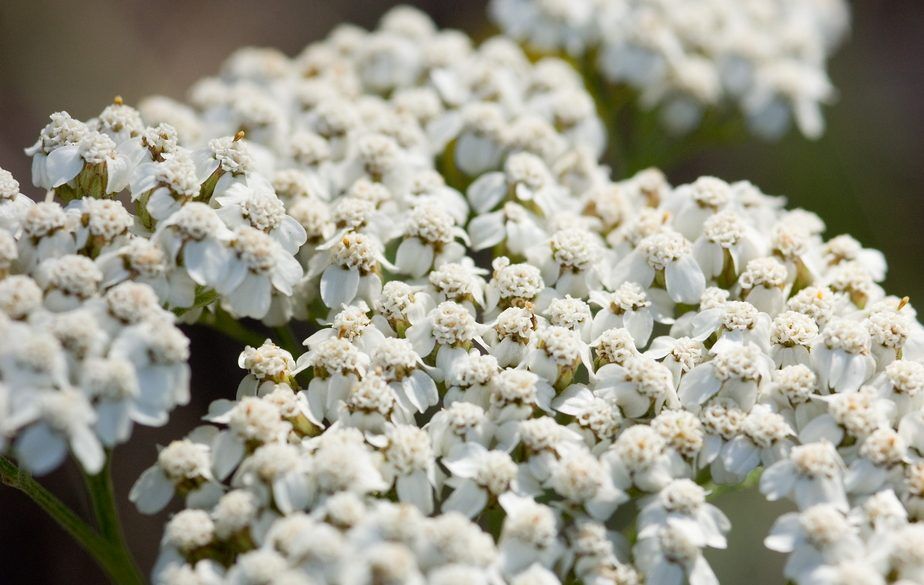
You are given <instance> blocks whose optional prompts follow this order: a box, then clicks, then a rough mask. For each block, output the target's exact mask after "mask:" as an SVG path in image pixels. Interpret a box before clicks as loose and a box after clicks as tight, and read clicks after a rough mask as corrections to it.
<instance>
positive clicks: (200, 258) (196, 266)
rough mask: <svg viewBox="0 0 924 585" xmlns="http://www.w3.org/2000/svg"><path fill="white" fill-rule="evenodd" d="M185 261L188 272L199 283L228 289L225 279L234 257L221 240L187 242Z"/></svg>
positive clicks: (219, 288)
mask: <svg viewBox="0 0 924 585" xmlns="http://www.w3.org/2000/svg"><path fill="white" fill-rule="evenodd" d="M183 262H184V264H185V266H186V272H188V273H189V276H190V278H192V279H193V280H194V281H196V283H197V284H201V285H203V286H212V287H215V288H216V289H218V290H219V291H221V290H228V289H227V288H225V283H224V280H225V276H226V274H227V272H228V266H229V265H230V264H231V263H232V258H231V253H230V252H229V251H228V249H227V248H225V246H224V245H223V244H222V243H221V242H219V241H217V240H213V239H211V238H206V239H204V240H202V241H198V242H196V241H191V242H187V243H186V245H185V246H184V248H183ZM234 263H235V264H238V263H237V262H234Z"/></svg>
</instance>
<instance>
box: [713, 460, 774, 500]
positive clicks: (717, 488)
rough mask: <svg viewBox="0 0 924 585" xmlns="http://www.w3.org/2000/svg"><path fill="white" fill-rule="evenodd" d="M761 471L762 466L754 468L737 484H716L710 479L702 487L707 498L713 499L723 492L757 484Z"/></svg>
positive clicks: (738, 490) (735, 490) (736, 490)
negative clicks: (707, 494)
mask: <svg viewBox="0 0 924 585" xmlns="http://www.w3.org/2000/svg"><path fill="white" fill-rule="evenodd" d="M762 472H763V469H762V468H757V469H755V470H754V471H752V472H751V473H749V474H748V476H747V477H746V478H744V481H742V482H741V483H739V484H732V485H724V484H717V483H715V482H713V481H711V480H710V481H709V482H707V483H706V484H705V485H703V487H704V488H705V489H706V491H707V492H708V493H709V496H708V497H709V499H710V500H714V499H716V498H719V497H721V496H722V495H723V494H727V493H731V492H740V491H744V490H748V489H751V488H752V487H754V486H756V485H758V484H759V483H760V475H761V473H762Z"/></svg>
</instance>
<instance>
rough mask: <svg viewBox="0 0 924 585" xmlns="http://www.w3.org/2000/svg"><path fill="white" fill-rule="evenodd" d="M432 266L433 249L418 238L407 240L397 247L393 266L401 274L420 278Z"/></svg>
mask: <svg viewBox="0 0 924 585" xmlns="http://www.w3.org/2000/svg"><path fill="white" fill-rule="evenodd" d="M432 264H433V248H431V247H430V246H427V245H425V244H424V243H423V242H421V241H420V240H419V239H418V238H407V239H406V240H404V241H403V242H401V245H400V246H398V251H397V253H396V255H395V265H396V266H397V267H398V269H399V270H400V271H401V272H402V273H404V274H410V275H411V276H415V277H420V276H423V275H424V274H426V273H427V270H429V269H430V266H431V265H432Z"/></svg>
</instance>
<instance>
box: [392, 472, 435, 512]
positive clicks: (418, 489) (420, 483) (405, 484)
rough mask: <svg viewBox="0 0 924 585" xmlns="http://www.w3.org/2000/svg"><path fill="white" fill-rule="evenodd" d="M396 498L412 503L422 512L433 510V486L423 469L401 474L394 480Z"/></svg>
mask: <svg viewBox="0 0 924 585" xmlns="http://www.w3.org/2000/svg"><path fill="white" fill-rule="evenodd" d="M395 490H396V491H397V492H398V499H399V500H400V501H402V502H405V503H408V504H413V505H414V506H416V507H417V509H418V510H420V511H421V512H423V513H424V514H430V513H432V512H433V487H432V486H431V485H430V481H429V480H428V479H427V474H426V472H424V471H421V470H418V471H415V472H414V473H412V474H411V475H402V476H401V477H399V478H398V481H397V482H395Z"/></svg>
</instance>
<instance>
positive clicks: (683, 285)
mask: <svg viewBox="0 0 924 585" xmlns="http://www.w3.org/2000/svg"><path fill="white" fill-rule="evenodd" d="M626 281H629V282H636V283H638V284H640V285H641V286H643V287H649V286H652V284H656V285H660V286H661V287H662V288H664V289H666V290H667V294H668V295H670V298H671V299H673V300H674V302H678V303H695V302H697V301H698V300H699V298H700V296H701V295H702V294H703V290H705V288H706V280H705V277H704V275H703V271H702V269H701V268H700V267H699V265H698V264H697V263H696V260H695V258H694V256H693V246H692V245H691V244H690V242H689V241H688V240H687V239H686V238H684V237H683V236H682V235H680V234H679V233H677V232H672V231H664V232H661V233H657V234H654V235H651V236H648V237H647V238H645V239H643V240H642V241H641V242H639V244H638V247H637V248H636V249H635V250H633V251H632V252H630V253H629V255H628V256H626V257H625V258H623V259H622V260H620V262H619V264H618V265H617V266H616V267H615V269H614V271H613V274H611V275H610V281H609V282H610V283H611V284H613V285H616V284H618V283H622V282H626Z"/></svg>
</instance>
